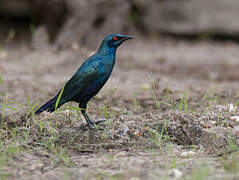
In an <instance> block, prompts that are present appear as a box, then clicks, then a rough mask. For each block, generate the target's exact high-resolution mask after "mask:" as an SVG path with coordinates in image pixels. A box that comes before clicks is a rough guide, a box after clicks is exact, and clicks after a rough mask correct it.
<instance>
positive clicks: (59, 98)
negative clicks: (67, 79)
mask: <svg viewBox="0 0 239 180" xmlns="http://www.w3.org/2000/svg"><path fill="white" fill-rule="evenodd" d="M64 89H65V86H64V87H63V88H62V90H61V92H60V94H59V96H58V98H57V100H56V104H55V110H56V109H57V107H58V105H59V102H60V100H61V96H62V94H63V91H64Z"/></svg>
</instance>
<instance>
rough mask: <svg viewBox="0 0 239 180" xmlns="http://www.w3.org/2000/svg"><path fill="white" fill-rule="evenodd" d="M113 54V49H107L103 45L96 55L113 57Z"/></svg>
mask: <svg viewBox="0 0 239 180" xmlns="http://www.w3.org/2000/svg"><path fill="white" fill-rule="evenodd" d="M115 52H116V48H115V47H109V46H105V45H103V44H102V45H101V46H100V48H99V49H98V53H100V54H104V55H107V54H111V55H115Z"/></svg>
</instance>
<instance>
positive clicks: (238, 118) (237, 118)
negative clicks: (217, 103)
mask: <svg viewBox="0 0 239 180" xmlns="http://www.w3.org/2000/svg"><path fill="white" fill-rule="evenodd" d="M231 120H235V121H238V122H239V116H232V117H231Z"/></svg>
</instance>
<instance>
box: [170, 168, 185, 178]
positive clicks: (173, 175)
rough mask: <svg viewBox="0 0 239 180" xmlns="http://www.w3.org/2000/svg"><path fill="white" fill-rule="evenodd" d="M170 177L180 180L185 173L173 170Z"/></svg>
mask: <svg viewBox="0 0 239 180" xmlns="http://www.w3.org/2000/svg"><path fill="white" fill-rule="evenodd" d="M169 176H171V177H174V178H175V179H179V178H181V177H182V176H183V173H182V171H180V170H179V169H172V170H170V171H169Z"/></svg>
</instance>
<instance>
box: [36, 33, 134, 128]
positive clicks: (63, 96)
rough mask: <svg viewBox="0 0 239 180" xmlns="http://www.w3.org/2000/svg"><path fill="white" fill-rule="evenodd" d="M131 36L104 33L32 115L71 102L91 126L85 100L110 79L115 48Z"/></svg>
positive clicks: (91, 126)
mask: <svg viewBox="0 0 239 180" xmlns="http://www.w3.org/2000/svg"><path fill="white" fill-rule="evenodd" d="M133 38H134V37H133V36H129V35H123V34H110V35H108V36H106V37H105V38H104V40H103V41H102V43H101V45H100V47H99V48H98V50H97V52H96V53H95V54H94V55H92V56H90V57H89V58H88V59H86V60H85V61H84V62H83V63H82V65H81V66H80V67H79V68H78V70H77V71H76V72H75V74H74V75H73V76H72V77H71V78H70V80H69V81H68V82H67V83H66V84H65V85H64V87H63V88H62V89H61V90H60V91H59V92H58V93H57V95H56V96H55V97H53V98H52V99H50V100H49V101H47V102H46V103H45V104H43V105H42V106H41V107H40V108H38V109H37V110H36V111H35V113H34V114H35V115H38V114H40V113H42V112H43V111H48V112H53V111H55V110H56V109H58V108H59V107H61V106H62V105H63V104H65V103H67V102H70V101H73V102H76V103H78V104H79V108H80V110H81V113H82V114H83V116H84V118H85V120H86V122H87V125H88V127H90V128H94V127H95V124H96V122H94V121H92V120H91V119H90V118H89V116H88V115H87V113H86V109H87V103H88V101H89V100H90V99H91V98H92V97H94V96H95V95H96V94H98V92H99V91H100V90H101V88H102V87H103V86H104V84H105V83H106V81H107V80H108V79H109V77H110V75H111V72H112V70H113V68H114V65H115V59H116V50H117V48H118V47H119V46H120V45H121V44H122V43H123V42H124V41H126V40H129V39H133Z"/></svg>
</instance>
